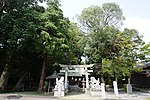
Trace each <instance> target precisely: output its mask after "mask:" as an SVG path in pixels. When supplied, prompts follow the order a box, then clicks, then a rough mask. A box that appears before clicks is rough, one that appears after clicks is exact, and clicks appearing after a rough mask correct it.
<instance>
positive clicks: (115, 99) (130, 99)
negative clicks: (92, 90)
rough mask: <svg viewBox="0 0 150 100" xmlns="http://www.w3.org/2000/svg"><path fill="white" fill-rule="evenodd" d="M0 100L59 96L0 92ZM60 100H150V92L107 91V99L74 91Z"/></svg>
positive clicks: (56, 99)
mask: <svg viewBox="0 0 150 100" xmlns="http://www.w3.org/2000/svg"><path fill="white" fill-rule="evenodd" d="M0 100H58V98H55V97H53V96H37V95H24V94H23V95H22V94H0ZM60 100H150V93H144V92H134V93H133V94H130V95H128V94H126V93H119V96H115V95H114V93H113V92H106V97H105V99H102V98H101V97H92V96H90V95H89V94H83V93H82V94H79V93H72V94H69V95H66V96H64V97H61V98H60Z"/></svg>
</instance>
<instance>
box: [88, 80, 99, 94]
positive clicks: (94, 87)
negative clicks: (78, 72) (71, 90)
mask: <svg viewBox="0 0 150 100" xmlns="http://www.w3.org/2000/svg"><path fill="white" fill-rule="evenodd" d="M99 83H100V82H99V79H98V80H96V79H95V78H94V77H91V81H90V94H91V96H101V86H100V85H99Z"/></svg>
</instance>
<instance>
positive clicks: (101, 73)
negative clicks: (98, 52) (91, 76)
mask: <svg viewBox="0 0 150 100" xmlns="http://www.w3.org/2000/svg"><path fill="white" fill-rule="evenodd" d="M99 69H100V79H101V81H102V83H105V80H104V76H103V68H102V59H100V63H99Z"/></svg>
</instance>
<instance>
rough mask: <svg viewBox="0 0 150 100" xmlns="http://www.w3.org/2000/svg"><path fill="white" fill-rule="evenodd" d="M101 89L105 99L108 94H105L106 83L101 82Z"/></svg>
mask: <svg viewBox="0 0 150 100" xmlns="http://www.w3.org/2000/svg"><path fill="white" fill-rule="evenodd" d="M101 89H102V98H103V99H105V98H106V94H105V84H104V83H101Z"/></svg>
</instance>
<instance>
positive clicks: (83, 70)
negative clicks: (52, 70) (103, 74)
mask: <svg viewBox="0 0 150 100" xmlns="http://www.w3.org/2000/svg"><path fill="white" fill-rule="evenodd" d="M59 65H60V67H62V70H60V72H64V73H65V90H66V92H67V91H68V73H69V72H75V73H79V74H80V75H85V78H86V89H88V88H89V78H88V73H89V72H93V70H88V69H87V68H89V67H92V66H93V65H94V64H90V65H63V64H59ZM70 69H74V70H70ZM77 69H80V70H77Z"/></svg>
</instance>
